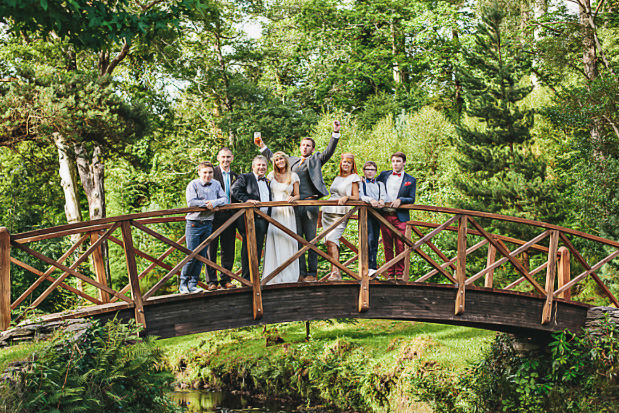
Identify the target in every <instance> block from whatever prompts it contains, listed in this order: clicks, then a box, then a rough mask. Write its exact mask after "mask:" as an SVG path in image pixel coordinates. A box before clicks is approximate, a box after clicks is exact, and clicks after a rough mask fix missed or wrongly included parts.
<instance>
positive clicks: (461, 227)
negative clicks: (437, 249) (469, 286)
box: [455, 215, 468, 315]
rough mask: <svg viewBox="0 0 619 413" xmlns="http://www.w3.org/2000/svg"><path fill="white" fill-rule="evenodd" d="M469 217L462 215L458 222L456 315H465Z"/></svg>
mask: <svg viewBox="0 0 619 413" xmlns="http://www.w3.org/2000/svg"><path fill="white" fill-rule="evenodd" d="M467 223H468V217H467V216H466V215H462V216H461V217H460V220H459V221H458V266H457V267H456V281H458V284H457V287H458V292H457V294H456V310H455V314H456V315H458V314H462V313H464V299H465V297H464V287H465V284H466V232H467V228H466V227H467Z"/></svg>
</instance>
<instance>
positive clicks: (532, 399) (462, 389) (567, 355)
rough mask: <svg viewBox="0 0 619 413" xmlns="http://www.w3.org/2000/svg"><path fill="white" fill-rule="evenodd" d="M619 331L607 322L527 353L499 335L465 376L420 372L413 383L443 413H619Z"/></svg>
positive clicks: (558, 337)
mask: <svg viewBox="0 0 619 413" xmlns="http://www.w3.org/2000/svg"><path fill="white" fill-rule="evenodd" d="M618 333H619V326H617V325H616V324H613V323H610V322H608V321H606V322H604V323H601V324H600V326H599V329H596V330H586V332H585V334H584V335H582V336H574V335H572V334H570V333H567V332H562V333H557V334H556V335H555V336H554V340H553V341H552V342H551V343H550V344H549V346H548V347H543V348H542V349H541V350H534V351H525V352H522V351H517V350H516V349H515V348H514V341H513V339H512V338H510V337H509V336H507V335H505V334H499V335H498V336H497V338H496V339H495V341H494V342H493V343H492V345H491V346H490V348H489V349H488V350H487V353H486V354H485V356H484V358H483V360H481V361H480V362H478V363H475V364H474V365H473V366H472V367H471V368H470V369H469V370H468V372H467V373H466V374H464V375H462V376H460V377H457V376H454V375H450V374H446V373H444V372H441V373H434V372H428V371H425V372H424V371H419V372H417V374H416V375H414V376H413V377H412V381H413V385H414V387H415V388H416V389H417V393H418V397H419V398H420V400H424V401H426V402H430V403H431V404H432V406H433V407H434V408H435V410H436V411H438V412H469V411H483V412H502V411H507V412H557V413H563V412H590V413H597V412H616V411H617V406H618V404H619V380H618V379H619V335H618Z"/></svg>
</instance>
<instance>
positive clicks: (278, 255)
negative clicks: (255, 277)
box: [262, 152, 299, 284]
mask: <svg viewBox="0 0 619 413" xmlns="http://www.w3.org/2000/svg"><path fill="white" fill-rule="evenodd" d="M272 162H273V171H271V173H269V175H268V177H267V178H268V179H269V180H270V182H271V194H272V199H273V201H287V202H294V201H296V200H298V199H299V176H298V175H297V174H296V173H294V172H291V171H290V162H289V161H288V156H287V155H286V154H285V153H284V152H275V154H273V158H272ZM271 218H273V219H275V220H276V221H277V222H279V223H281V224H283V225H284V226H285V227H286V228H288V229H289V230H291V231H292V232H294V233H295V234H296V232H297V222H296V218H295V214H294V208H293V207H292V206H279V207H273V208H272V209H271ZM298 250H299V244H298V242H297V240H295V239H294V238H292V237H291V236H290V235H287V234H286V233H284V231H282V230H281V229H279V228H277V227H276V226H275V225H273V224H271V225H269V229H268V230H267V238H266V247H265V251H264V267H263V272H262V278H265V277H267V276H268V275H269V274H270V273H271V272H273V270H275V269H276V268H277V267H279V266H280V265H281V264H283V263H284V262H286V261H287V260H288V259H289V258H290V257H292V256H293V255H294V254H295V253H296V252H297V251H298ZM298 279H299V260H294V261H293V262H292V263H290V265H288V266H287V267H286V268H284V270H283V271H282V272H280V273H279V274H277V275H276V276H275V277H274V278H273V279H271V280H270V281H269V282H268V283H267V284H280V283H292V282H297V280H298Z"/></svg>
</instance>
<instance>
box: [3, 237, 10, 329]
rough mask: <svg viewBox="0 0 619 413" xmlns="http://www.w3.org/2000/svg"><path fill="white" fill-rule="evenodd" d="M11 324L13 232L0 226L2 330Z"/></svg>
mask: <svg viewBox="0 0 619 413" xmlns="http://www.w3.org/2000/svg"><path fill="white" fill-rule="evenodd" d="M10 326H11V234H9V231H8V230H7V229H6V228H4V227H1V228H0V330H2V331H4V330H8V328H9V327H10Z"/></svg>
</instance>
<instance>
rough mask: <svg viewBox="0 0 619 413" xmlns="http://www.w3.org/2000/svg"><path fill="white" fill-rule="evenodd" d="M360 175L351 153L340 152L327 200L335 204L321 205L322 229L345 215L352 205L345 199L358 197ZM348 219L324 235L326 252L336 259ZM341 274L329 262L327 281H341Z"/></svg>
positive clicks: (338, 257)
mask: <svg viewBox="0 0 619 413" xmlns="http://www.w3.org/2000/svg"><path fill="white" fill-rule="evenodd" d="M360 182H361V177H360V176H359V175H357V165H355V158H354V156H353V154H352V153H344V154H342V160H341V161H340V173H339V175H338V176H336V177H335V179H334V180H333V183H332V184H331V188H330V189H329V192H330V194H331V197H330V198H329V201H334V200H337V201H338V202H337V205H334V206H325V207H322V228H323V231H324V230H325V229H327V228H328V227H330V226H331V224H333V223H334V222H335V221H337V220H338V219H340V218H341V217H342V216H344V215H346V214H347V213H348V211H350V209H351V208H352V207H349V206H344V204H345V203H346V201H349V200H357V199H359V183H360ZM347 224H348V220H344V222H342V223H341V224H339V225H338V226H337V227H335V228H334V229H333V230H332V231H331V232H330V233H329V234H327V236H326V237H325V244H326V245H327V252H328V253H329V255H330V256H331V257H332V258H333V259H334V260H336V261H339V259H340V250H339V247H340V238H341V237H342V234H343V233H344V230H345V229H346V225H347ZM341 280H342V275H341V274H340V270H339V268H337V267H336V266H335V265H333V264H331V274H329V278H328V281H341Z"/></svg>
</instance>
